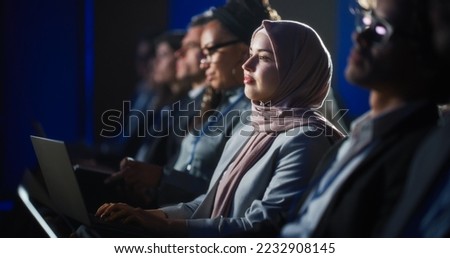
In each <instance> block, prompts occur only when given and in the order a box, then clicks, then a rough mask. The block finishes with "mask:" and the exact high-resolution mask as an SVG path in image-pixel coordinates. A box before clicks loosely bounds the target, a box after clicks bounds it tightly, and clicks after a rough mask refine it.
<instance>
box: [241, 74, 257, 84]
mask: <svg viewBox="0 0 450 258" xmlns="http://www.w3.org/2000/svg"><path fill="white" fill-rule="evenodd" d="M254 82H255V79H253V77H251V76H249V75H244V84H252V83H254Z"/></svg>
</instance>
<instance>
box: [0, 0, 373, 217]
mask: <svg viewBox="0 0 450 258" xmlns="http://www.w3.org/2000/svg"><path fill="white" fill-rule="evenodd" d="M352 1H353V0H320V1H316V0H271V3H272V5H273V7H275V8H276V9H277V10H278V12H279V14H280V15H281V16H282V17H283V18H284V19H291V20H297V21H300V22H305V23H307V24H309V25H311V26H312V27H313V28H315V29H316V30H317V31H318V33H319V34H320V35H321V36H322V38H323V40H324V43H325V44H326V46H327V47H328V48H329V50H330V53H331V54H332V58H333V63H334V77H333V88H334V90H335V94H336V97H337V98H338V100H339V102H340V103H341V104H342V108H347V109H349V113H348V115H347V117H346V119H347V122H348V121H351V120H352V119H354V118H355V117H356V116H358V115H360V114H361V113H362V112H364V111H366V110H367V109H368V104H367V92H365V91H363V90H360V89H358V88H355V87H353V86H350V85H348V84H347V83H346V82H345V79H344V78H343V69H344V68H345V65H346V59H347V54H348V52H349V49H350V46H351V40H350V34H351V32H352V30H353V18H352V17H351V15H350V13H349V12H348V6H349V4H350V3H351V2H352ZM223 3H225V0H214V1H213V0H193V1H186V0H127V1H125V0H110V1H109V0H64V1H60V0H39V1H32V0H3V1H2V2H1V5H2V6H1V9H0V10H1V12H2V14H1V24H0V25H1V32H2V39H1V40H0V44H1V45H0V49H1V50H2V54H1V57H2V62H1V68H2V69H1V71H2V73H1V81H0V82H1V102H0V103H1V106H0V128H1V129H0V130H1V131H0V133H1V140H0V148H1V159H0V215H1V214H4V213H7V212H8V211H9V210H11V209H12V206H13V201H12V200H13V199H14V195H15V192H16V189H17V186H18V184H19V183H20V181H21V178H22V175H23V172H24V171H25V169H26V168H29V167H33V166H35V165H36V158H35V155H34V152H33V149H32V146H31V141H30V138H29V136H30V134H35V131H34V129H33V126H32V123H33V122H34V121H39V122H40V123H41V124H42V125H43V128H44V130H45V132H46V134H47V136H48V137H50V138H54V139H58V140H64V141H66V142H84V143H86V144H88V145H92V144H94V143H95V142H97V141H98V140H99V132H100V129H101V124H100V116H101V114H102V113H103V112H104V111H106V110H108V109H121V108H122V106H121V103H122V101H123V100H124V99H129V97H130V96H131V92H132V90H133V87H134V85H135V83H136V81H137V76H136V74H135V70H134V51H135V45H136V41H137V38H138V36H139V35H140V33H142V32H149V33H158V32H162V31H164V30H167V29H179V28H181V29H184V28H185V27H186V25H187V23H188V22H189V20H190V17H191V16H193V15H195V14H198V13H200V12H202V11H203V10H205V9H207V8H208V7H210V6H218V5H221V4H223ZM0 219H1V216H0Z"/></svg>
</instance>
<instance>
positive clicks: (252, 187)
mask: <svg viewBox="0 0 450 258" xmlns="http://www.w3.org/2000/svg"><path fill="white" fill-rule="evenodd" d="M220 35H223V34H220ZM208 36H209V35H204V36H202V45H204V46H205V45H206V46H208V43H209V42H211V41H209V40H208V39H209V37H208ZM224 36H225V35H224ZM231 40H232V39H231ZM231 40H229V41H230V42H231ZM222 42H227V40H223V41H222ZM210 45H211V46H212V45H213V44H210ZM230 45H231V43H230ZM204 48H205V47H204ZM225 53H227V54H230V53H229V52H228V51H227V52H223V54H225ZM216 58H217V59H216ZM220 58H225V56H222V55H220V56H218V57H215V56H214V55H211V59H210V61H211V62H219V60H220ZM242 68H243V70H244V76H243V82H244V83H245V95H246V97H247V98H249V99H250V100H251V102H252V114H251V116H250V118H249V119H250V122H251V123H250V124H245V125H244V126H243V127H242V128H241V129H240V132H239V133H236V134H234V135H233V136H232V137H231V139H230V140H229V141H228V142H227V145H226V146H225V149H224V151H223V153H222V156H221V159H220V161H219V163H218V165H217V167H216V169H215V171H214V175H213V178H212V180H211V183H210V186H209V189H208V191H207V192H206V194H203V195H201V196H199V197H198V198H196V199H195V200H193V201H191V202H188V203H181V204H179V205H175V206H168V207H164V208H161V209H159V210H142V209H134V208H132V207H130V206H127V205H126V204H120V203H119V204H105V205H103V206H102V207H100V208H99V209H98V211H97V216H99V217H101V218H104V219H105V220H107V221H123V222H124V223H131V224H137V225H139V226H142V227H144V228H147V229H148V230H153V231H157V232H164V233H165V234H166V235H167V236H184V237H230V236H234V237H236V236H242V235H246V233H252V236H273V235H276V234H277V233H278V232H279V230H280V228H281V227H282V225H283V224H284V223H285V221H286V220H289V219H290V218H293V216H295V211H296V209H295V207H297V205H298V202H299V200H300V199H301V196H302V194H303V191H304V188H305V186H306V185H307V184H308V182H309V179H310V177H311V175H312V172H313V171H314V168H315V166H316V165H317V163H318V162H319V160H320V158H321V157H322V156H323V154H324V153H325V152H326V151H327V150H328V149H329V148H330V147H331V146H332V144H334V143H335V142H336V141H338V140H339V139H341V137H342V134H341V133H340V132H339V131H338V130H336V129H335V127H334V126H333V125H332V124H331V123H330V122H329V121H327V120H326V119H325V118H324V117H323V116H321V115H320V113H318V112H317V111H316V109H317V108H318V107H320V106H321V105H322V104H323V101H324V100H325V97H326V95H327V94H328V91H329V88H330V84H331V76H332V62H331V57H330V54H329V52H328V50H327V49H326V47H325V46H324V44H323V42H322V40H321V39H320V37H319V35H318V34H317V33H316V32H315V31H314V30H313V29H312V28H311V27H309V26H308V25H306V24H303V23H299V22H295V21H286V20H277V21H270V20H264V21H263V22H262V24H261V26H260V27H259V28H257V29H256V30H255V31H254V33H253V37H252V41H251V45H250V50H249V56H248V59H247V60H246V62H245V63H244V64H243V65H242ZM210 76H211V78H210V81H211V82H213V81H214V80H216V78H217V77H214V76H215V74H211V75H210Z"/></svg>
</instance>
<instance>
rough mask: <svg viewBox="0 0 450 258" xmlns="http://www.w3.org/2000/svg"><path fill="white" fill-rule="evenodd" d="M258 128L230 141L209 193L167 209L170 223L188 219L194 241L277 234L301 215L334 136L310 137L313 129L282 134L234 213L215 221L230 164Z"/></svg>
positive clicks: (244, 187) (245, 185) (243, 187)
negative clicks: (219, 192) (220, 188)
mask: <svg viewBox="0 0 450 258" xmlns="http://www.w3.org/2000/svg"><path fill="white" fill-rule="evenodd" d="M252 130H253V128H252V127H251V126H249V125H245V126H243V127H242V129H241V131H240V132H239V133H236V134H234V135H233V137H232V138H231V139H230V140H229V141H228V142H227V144H226V146H225V149H224V151H223V153H222V156H221V158H220V161H219V163H218V165H217V167H216V169H215V172H214V174H213V177H212V180H211V183H210V185H209V189H208V192H207V193H206V194H203V195H201V196H199V197H197V198H196V199H194V200H193V201H191V202H188V203H180V204H178V205H176V206H169V207H165V208H162V210H163V211H164V212H165V213H166V214H167V215H168V217H169V218H183V219H189V218H190V219H189V220H188V221H187V226H188V231H189V236H191V237H225V236H239V235H240V234H244V233H249V232H252V233H255V236H257V234H261V235H265V234H271V233H276V232H278V231H279V230H280V228H281V227H282V226H283V224H284V223H285V222H286V221H289V220H291V219H293V218H294V216H295V215H296V212H297V209H298V206H299V202H300V199H301V196H302V194H303V192H304V189H305V188H306V187H307V184H308V183H309V179H310V177H311V176H312V173H313V171H314V169H315V167H316V165H317V164H318V162H319V161H320V159H321V158H322V156H323V155H324V154H325V152H326V151H327V150H328V149H329V147H330V146H331V145H332V144H333V142H332V140H331V139H332V138H331V137H326V136H325V135H319V136H316V137H311V136H308V132H311V131H313V130H314V128H308V127H297V128H294V129H291V130H289V131H287V132H284V133H281V134H279V135H278V136H277V138H276V139H275V140H274V142H273V143H272V145H271V147H270V148H269V149H268V151H267V152H266V153H265V154H264V155H263V156H262V157H261V158H260V160H259V161H257V162H256V163H255V165H253V167H251V168H250V169H249V170H248V171H247V173H246V174H245V175H244V176H243V178H242V180H241V181H240V183H239V185H238V187H237V189H236V193H235V196H234V200H233V202H232V206H231V211H230V214H229V215H228V216H227V217H222V216H221V217H216V218H210V216H211V212H212V207H213V203H214V198H215V193H216V190H217V185H218V182H219V180H220V177H221V176H222V173H223V172H224V171H226V169H227V167H228V165H229V164H230V163H231V162H232V160H233V159H234V158H235V157H236V155H237V154H238V153H239V151H240V150H241V148H242V147H243V146H244V145H245V143H246V142H247V140H248V139H249V138H250V136H249V135H250V133H249V132H251V131H252Z"/></svg>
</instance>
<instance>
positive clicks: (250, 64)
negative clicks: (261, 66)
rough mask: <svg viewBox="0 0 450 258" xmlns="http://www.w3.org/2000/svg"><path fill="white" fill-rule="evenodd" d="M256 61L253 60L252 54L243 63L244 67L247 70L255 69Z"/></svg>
mask: <svg viewBox="0 0 450 258" xmlns="http://www.w3.org/2000/svg"><path fill="white" fill-rule="evenodd" d="M254 66H255V65H254V62H253V57H252V56H250V57H249V58H248V59H247V61H245V62H244V64H242V69H244V70H246V71H253V70H254Z"/></svg>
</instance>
